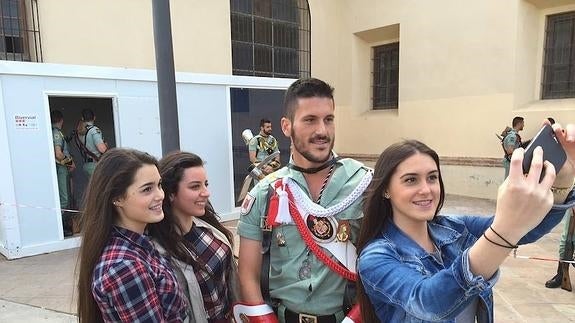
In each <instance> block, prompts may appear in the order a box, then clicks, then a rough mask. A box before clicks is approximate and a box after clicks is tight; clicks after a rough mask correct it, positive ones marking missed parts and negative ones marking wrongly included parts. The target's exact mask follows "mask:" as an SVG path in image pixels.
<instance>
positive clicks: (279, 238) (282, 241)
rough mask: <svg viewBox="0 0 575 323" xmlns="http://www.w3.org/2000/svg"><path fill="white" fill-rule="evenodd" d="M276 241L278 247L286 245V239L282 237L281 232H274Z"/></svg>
mask: <svg viewBox="0 0 575 323" xmlns="http://www.w3.org/2000/svg"><path fill="white" fill-rule="evenodd" d="M276 241H277V243H278V247H285V245H286V239H285V237H284V235H283V234H282V233H281V232H278V233H277V234H276Z"/></svg>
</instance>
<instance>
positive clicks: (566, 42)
mask: <svg viewBox="0 0 575 323" xmlns="http://www.w3.org/2000/svg"><path fill="white" fill-rule="evenodd" d="M574 42H575V11H572V12H567V13H562V14H557V15H551V16H548V17H547V27H546V30H545V52H544V61H543V77H542V84H541V98H542V99H561V98H572V97H575V64H574V62H575V50H574V49H575V48H574V47H573V45H574Z"/></svg>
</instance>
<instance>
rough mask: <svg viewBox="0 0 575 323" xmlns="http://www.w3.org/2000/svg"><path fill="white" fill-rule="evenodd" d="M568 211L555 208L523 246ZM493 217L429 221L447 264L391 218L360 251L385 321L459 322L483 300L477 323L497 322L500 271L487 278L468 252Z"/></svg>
mask: <svg viewBox="0 0 575 323" xmlns="http://www.w3.org/2000/svg"><path fill="white" fill-rule="evenodd" d="M564 213H565V211H564V210H551V211H550V212H549V214H547V216H546V217H545V219H544V220H543V221H542V222H541V223H540V224H539V225H538V226H537V227H536V228H535V229H533V230H532V231H530V232H529V233H528V234H527V235H525V237H523V238H522V239H521V241H519V244H526V243H531V242H534V241H536V240H537V239H539V238H540V237H542V236H543V235H545V234H546V233H548V232H549V231H551V229H553V227H555V225H557V224H558V223H559V222H560V221H561V219H562V217H563V214H564ZM492 222H493V217H479V216H453V215H452V216H436V217H435V218H434V219H433V220H432V221H430V222H428V229H429V234H430V236H431V238H432V239H433V241H434V243H435V244H436V245H437V247H438V248H439V250H441V256H442V258H443V259H442V260H443V261H442V263H441V262H439V261H438V260H436V259H435V258H434V257H433V256H431V255H430V254H429V253H428V252H426V251H425V250H424V249H423V248H421V247H420V246H419V245H418V244H417V243H416V242H415V241H413V240H412V239H411V238H409V237H408V236H407V235H405V234H404V233H403V232H402V231H401V230H400V229H399V228H398V227H397V226H396V225H395V224H394V223H393V221H391V219H389V220H388V221H387V222H386V225H385V227H384V229H383V230H382V232H381V233H380V234H379V235H378V236H377V237H376V238H375V239H374V240H373V241H371V242H370V243H369V244H368V245H367V246H366V247H365V248H364V250H363V251H362V252H361V254H360V256H359V259H358V273H359V275H360V277H361V280H362V283H363V287H364V289H365V292H366V294H367V295H368V297H369V299H370V301H371V303H372V304H373V306H374V308H375V311H376V313H377V316H378V317H379V319H380V320H381V322H455V318H456V317H457V315H458V314H459V313H461V312H462V311H463V310H464V309H465V308H466V306H467V305H469V304H470V303H471V302H472V301H474V300H476V297H479V301H478V302H477V322H479V323H484V322H490V323H491V322H493V292H492V288H493V285H494V284H495V282H496V281H497V279H498V278H499V270H498V271H497V272H496V273H495V274H494V275H493V277H491V278H490V279H488V280H486V279H484V278H483V277H482V276H474V275H473V274H472V273H471V270H470V267H469V256H468V252H469V248H470V247H471V246H472V245H473V244H474V243H475V241H477V239H479V237H481V235H483V232H484V231H485V230H487V229H488V228H489V226H490V225H491V223H492Z"/></svg>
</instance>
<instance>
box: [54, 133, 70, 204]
mask: <svg viewBox="0 0 575 323" xmlns="http://www.w3.org/2000/svg"><path fill="white" fill-rule="evenodd" d="M52 140H53V141H54V148H56V147H60V148H61V149H62V153H63V154H64V156H65V157H67V158H70V151H69V150H68V143H67V142H66V140H65V139H64V135H63V134H62V131H61V130H60V129H59V128H57V127H55V126H52ZM56 175H57V177H58V193H59V195H60V207H61V208H62V209H65V208H68V202H69V198H68V191H69V188H68V175H69V171H68V167H67V166H66V165H62V164H59V163H56Z"/></svg>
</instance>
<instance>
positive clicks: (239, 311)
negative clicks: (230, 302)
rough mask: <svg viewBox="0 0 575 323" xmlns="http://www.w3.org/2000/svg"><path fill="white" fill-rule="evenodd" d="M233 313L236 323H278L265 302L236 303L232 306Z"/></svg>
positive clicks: (272, 311)
mask: <svg viewBox="0 0 575 323" xmlns="http://www.w3.org/2000/svg"><path fill="white" fill-rule="evenodd" d="M233 314H234V321H235V322H236V323H247V322H249V323H279V321H278V318H277V316H276V314H275V313H274V310H273V309H272V308H271V306H269V305H268V304H265V303H262V304H255V305H250V304H247V303H236V304H234V306H233Z"/></svg>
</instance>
